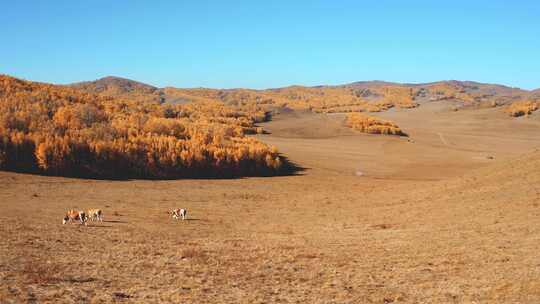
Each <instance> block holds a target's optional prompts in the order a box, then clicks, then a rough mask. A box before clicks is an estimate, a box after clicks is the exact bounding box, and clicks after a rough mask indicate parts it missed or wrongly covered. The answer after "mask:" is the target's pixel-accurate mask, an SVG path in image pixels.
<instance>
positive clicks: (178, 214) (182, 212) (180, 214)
mask: <svg viewBox="0 0 540 304" xmlns="http://www.w3.org/2000/svg"><path fill="white" fill-rule="evenodd" d="M171 214H172V217H173V219H177V220H178V219H180V218H182V220H185V219H187V210H186V209H183V208H180V209H173V210H172V211H171Z"/></svg>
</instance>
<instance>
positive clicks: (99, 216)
mask: <svg viewBox="0 0 540 304" xmlns="http://www.w3.org/2000/svg"><path fill="white" fill-rule="evenodd" d="M86 215H87V216H88V219H89V220H91V221H100V222H103V212H102V211H101V209H90V210H88V211H87V213H86Z"/></svg>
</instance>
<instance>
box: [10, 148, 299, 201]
mask: <svg viewBox="0 0 540 304" xmlns="http://www.w3.org/2000/svg"><path fill="white" fill-rule="evenodd" d="M279 158H280V160H281V163H282V165H281V167H280V168H279V169H278V170H276V169H273V168H269V167H264V166H260V165H259V164H249V163H247V164H246V163H243V164H242V163H240V164H239V165H238V166H237V167H227V168H219V169H217V168H214V167H208V166H206V167H201V168H198V169H196V168H195V169H189V170H187V169H186V171H185V172H176V173H174V174H173V173H171V176H150V175H144V174H142V173H138V174H129V173H128V174H126V173H121V172H119V171H114V170H112V171H110V172H113V173H108V174H97V173H89V172H88V171H84V170H82V171H71V172H56V174H52V173H47V172H41V171H39V170H38V169H37V168H34V169H29V168H17V167H7V168H2V169H0V170H3V171H8V172H16V173H20V174H31V175H41V176H55V177H67V178H74V179H82V180H101V181H131V180H153V181H160V180H182V179H209V180H215V179H241V178H246V177H274V176H297V175H303V174H302V172H304V171H306V170H308V169H309V168H305V167H302V166H300V165H298V164H297V163H294V162H292V161H291V160H289V158H287V157H286V156H284V155H282V154H279ZM251 161H252V160H251ZM34 196H35V197H38V196H39V194H37V193H36V194H34Z"/></svg>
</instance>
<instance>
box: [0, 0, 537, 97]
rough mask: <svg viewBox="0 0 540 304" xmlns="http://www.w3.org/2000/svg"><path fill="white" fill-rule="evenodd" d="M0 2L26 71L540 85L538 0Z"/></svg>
mask: <svg viewBox="0 0 540 304" xmlns="http://www.w3.org/2000/svg"><path fill="white" fill-rule="evenodd" d="M0 7H1V8H2V9H1V10H0V37H1V41H2V43H1V44H0V73H5V74H10V75H13V76H16V77H21V78H25V79H29V80H36V81H45V82H53V83H70V82H76V81H82V80H92V79H96V78H99V77H103V76H107V75H115V76H122V77H126V78H131V79H135V80H139V81H142V82H147V83H150V84H154V85H157V86H176V87H215V88H231V87H250V88H268V87H280V86H286V85H291V84H302V85H318V84H341V83H348V82H353V81H359V80H372V79H379V80H387V81H399V82H428V81H435V80H445V79H459V80H476V81H481V82H493V83H502V84H507V85H511V86H518V87H522V88H526V89H532V88H538V87H540V58H539V57H540V56H539V55H540V1H537V0H529V1H525V0H521V1H520V0H516V1H500V0H490V1H461V0H457V1H456V0H454V1H417V0H409V1H397V0H396V1H390V0H388V1H384V0H382V1H381V0H379V1H359V0H358V1H339V0H335V1H330V0H328V1H315V0H314V1H307V0H302V1H292V0H291V1H255V0H251V1H247V0H246V1H234V0H231V1H204V0H201V1H127V0H115V1H100V0H96V1H54V0H49V1H37V0H36V1H31V0H29V1H6V0H0Z"/></svg>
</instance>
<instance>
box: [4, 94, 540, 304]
mask: <svg viewBox="0 0 540 304" xmlns="http://www.w3.org/2000/svg"><path fill="white" fill-rule="evenodd" d="M376 115H378V116H380V117H383V118H387V119H391V120H392V121H394V122H396V123H397V124H399V126H400V127H402V128H403V129H404V130H405V131H406V132H407V133H408V134H409V137H408V138H407V137H394V136H380V135H367V134H361V133H358V132H355V131H352V130H351V129H349V128H346V127H345V126H344V122H343V121H344V116H343V114H313V113H308V112H302V111H283V112H282V113H280V114H277V115H275V116H274V117H273V120H272V121H270V122H267V123H264V124H261V125H262V126H264V128H265V129H266V130H268V132H269V134H264V135H255V136H257V137H258V138H259V139H260V140H261V141H263V142H265V143H269V144H272V145H275V146H276V147H278V148H279V151H280V152H281V153H282V154H283V155H285V156H286V157H288V159H289V160H290V161H292V162H294V163H295V164H296V165H297V166H299V167H300V169H299V170H298V171H297V172H295V174H292V175H288V176H277V177H248V178H237V179H183V180H165V181H152V180H123V181H111V180H90V179H76V178H62V177H48V176H39V175H30V174H21V173H9V172H0V210H1V212H0V239H1V241H0V299H1V301H0V302H2V303H21V302H28V303H47V302H49V303H105V302H115V301H118V302H126V303H131V302H132V303H157V302H178V303H494V302H499V303H538V302H540V255H539V254H538V252H540V224H539V217H540V152H539V151H538V150H537V148H538V147H540V133H539V132H538V130H540V114H538V113H536V114H532V115H530V116H527V117H521V118H512V117H509V116H508V115H505V114H504V113H502V112H501V111H500V110H499V109H498V108H485V109H474V110H468V109H462V110H459V111H453V110H452V109H451V106H450V104H449V103H447V102H446V101H440V102H433V103H428V104H424V105H422V106H421V107H419V108H417V109H399V110H390V111H387V112H384V113H379V114H376ZM70 208H73V209H89V208H101V209H102V210H103V211H104V219H105V220H104V222H102V223H95V222H91V223H90V224H89V226H87V227H85V226H82V225H79V224H68V225H65V226H63V225H62V223H61V219H62V216H63V214H64V212H65V211H66V210H68V209H70ZM173 208H187V210H188V220H186V221H177V220H173V219H172V218H171V217H170V215H168V214H167V211H168V210H170V209H173Z"/></svg>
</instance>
